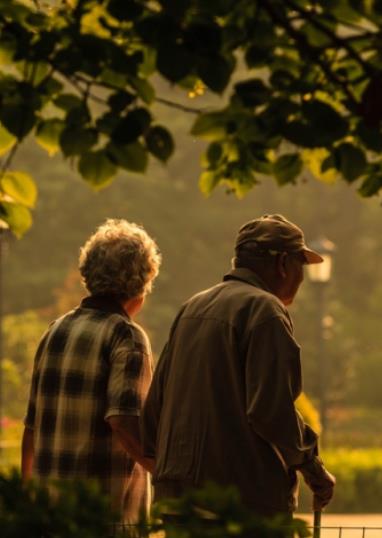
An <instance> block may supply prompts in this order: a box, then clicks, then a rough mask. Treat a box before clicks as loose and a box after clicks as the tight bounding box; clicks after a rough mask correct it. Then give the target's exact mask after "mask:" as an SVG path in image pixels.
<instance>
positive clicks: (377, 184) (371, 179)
mask: <svg viewBox="0 0 382 538" xmlns="http://www.w3.org/2000/svg"><path fill="white" fill-rule="evenodd" d="M381 188H382V174H372V175H370V176H368V177H367V178H366V179H365V180H364V182H363V183H362V185H361V186H360V188H359V189H358V192H359V194H360V195H361V196H363V197H364V198H369V197H370V196H374V195H375V194H378V192H379V191H380V190H381Z"/></svg>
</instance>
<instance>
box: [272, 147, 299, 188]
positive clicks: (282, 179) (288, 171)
mask: <svg viewBox="0 0 382 538" xmlns="http://www.w3.org/2000/svg"><path fill="white" fill-rule="evenodd" d="M302 165H303V163H302V160H301V157H300V154H299V153H288V154H285V155H281V157H279V158H278V159H277V161H276V162H275V163H274V165H273V172H274V174H275V176H276V179H277V182H278V184H279V185H285V184H286V183H293V181H294V179H295V178H296V177H297V176H298V175H299V173H300V172H301V170H302Z"/></svg>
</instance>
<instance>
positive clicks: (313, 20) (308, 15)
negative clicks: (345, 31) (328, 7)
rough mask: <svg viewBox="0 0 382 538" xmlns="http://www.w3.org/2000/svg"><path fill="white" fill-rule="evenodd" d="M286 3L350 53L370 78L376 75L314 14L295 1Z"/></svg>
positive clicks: (345, 42) (285, 0)
mask: <svg viewBox="0 0 382 538" xmlns="http://www.w3.org/2000/svg"><path fill="white" fill-rule="evenodd" d="M284 2H285V3H286V4H287V5H288V6H289V7H290V8H292V9H293V10H294V11H297V13H300V15H301V16H302V17H304V19H305V20H306V21H309V23H310V24H311V25H312V26H314V27H316V28H317V29H318V30H320V32H322V33H323V34H325V35H327V36H328V37H329V38H330V39H331V41H332V42H333V43H334V44H335V45H336V46H337V47H340V48H343V49H345V50H346V51H347V52H348V54H349V56H350V57H351V58H353V60H355V61H356V62H357V63H359V65H360V66H361V67H362V68H363V69H364V71H365V72H366V73H367V74H368V75H369V76H373V75H374V74H375V70H374V69H373V68H372V67H371V66H370V64H368V63H367V62H365V60H364V59H363V58H362V57H361V56H360V55H359V54H358V53H357V52H356V51H355V50H354V49H353V47H351V46H350V44H349V43H348V42H347V41H345V40H344V39H342V38H341V37H338V36H337V34H336V33H334V32H332V31H331V30H330V29H329V28H327V27H326V26H325V24H322V22H320V21H319V20H318V19H317V18H315V16H314V15H315V13H314V12H310V11H306V10H305V9H303V8H301V7H300V6H298V5H296V4H295V3H294V2H293V0H284Z"/></svg>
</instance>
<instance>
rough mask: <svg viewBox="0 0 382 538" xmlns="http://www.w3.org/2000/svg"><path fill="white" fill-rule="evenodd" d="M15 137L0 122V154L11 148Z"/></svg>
mask: <svg viewBox="0 0 382 538" xmlns="http://www.w3.org/2000/svg"><path fill="white" fill-rule="evenodd" d="M15 142H16V138H15V137H14V136H13V135H11V133H9V132H8V131H7V130H6V129H5V128H4V127H3V126H2V125H1V124H0V156H1V155H4V153H7V151H9V150H10V149H11V147H12V146H13V145H14V143H15Z"/></svg>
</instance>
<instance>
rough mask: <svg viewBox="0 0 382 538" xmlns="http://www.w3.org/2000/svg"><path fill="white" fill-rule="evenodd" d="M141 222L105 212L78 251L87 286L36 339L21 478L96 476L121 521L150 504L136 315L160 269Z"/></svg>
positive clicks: (143, 368)
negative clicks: (142, 436) (77, 303)
mask: <svg viewBox="0 0 382 538" xmlns="http://www.w3.org/2000/svg"><path fill="white" fill-rule="evenodd" d="M160 261H161V258H160V254H159V252H158V248H157V245H156V244H155V242H154V241H153V239H151V238H150V237H149V235H148V234H147V233H146V232H145V230H144V229H143V228H141V227H140V226H137V225H136V224H133V223H129V222H127V221H125V220H112V219H109V220H107V221H106V222H105V224H103V225H102V226H100V227H99V228H98V229H97V231H96V232H95V233H94V234H93V235H92V236H91V237H90V238H89V239H88V241H87V242H86V243H85V245H84V246H83V248H82V249H81V252H80V259H79V269H80V272H81V275H82V278H83V281H84V284H85V286H86V288H87V290H88V292H89V296H88V297H86V298H85V299H83V301H82V303H81V305H80V306H79V307H78V308H76V309H74V310H72V311H71V312H68V313H67V314H65V315H64V316H63V317H61V318H60V319H58V320H56V321H54V322H53V323H52V324H51V325H50V327H49V328H48V330H47V332H46V333H45V335H44V336H43V337H42V339H41V342H40V344H39V346H38V349H37V353H36V357H35V363H34V371H33V378H32V384H31V391H30V397H29V404H28V409H27V415H26V418H25V430H24V435H23V443H22V473H23V477H24V478H25V479H27V478H29V477H31V476H35V477H37V478H59V479H65V478H70V479H87V478H91V479H96V480H97V481H98V482H99V484H100V486H101V488H102V490H103V492H104V493H106V494H107V495H109V497H110V499H111V501H112V506H113V509H115V510H117V511H118V513H119V514H120V520H121V521H122V522H125V523H126V522H127V523H132V522H135V521H137V519H138V516H139V514H140V513H141V512H142V510H145V509H147V508H148V505H149V502H150V498H149V488H148V471H151V470H152V467H153V463H152V461H151V460H150V459H146V458H144V457H143V454H142V448H141V442H140V436H139V427H138V420H139V415H140V412H141V407H142V403H143V401H144V400H145V397H146V393H147V391H148V388H149V385H150V382H151V375H152V357H151V350H150V344H149V341H148V339H147V336H146V334H145V332H144V331H143V329H142V328H141V327H140V326H139V325H137V324H136V323H135V322H134V321H133V319H132V318H133V317H134V316H135V315H136V314H137V313H138V312H139V310H140V309H141V308H142V305H143V303H144V300H145V296H146V294H147V293H148V292H150V291H151V287H152V282H153V280H154V279H155V277H156V276H157V274H158V270H159V266H160Z"/></svg>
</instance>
